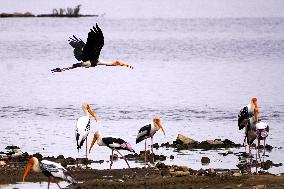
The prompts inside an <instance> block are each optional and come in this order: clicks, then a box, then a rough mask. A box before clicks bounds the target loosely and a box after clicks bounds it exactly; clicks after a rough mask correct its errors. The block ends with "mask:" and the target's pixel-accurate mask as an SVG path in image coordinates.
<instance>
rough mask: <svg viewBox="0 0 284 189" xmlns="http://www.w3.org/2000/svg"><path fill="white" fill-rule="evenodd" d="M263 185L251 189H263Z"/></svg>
mask: <svg viewBox="0 0 284 189" xmlns="http://www.w3.org/2000/svg"><path fill="white" fill-rule="evenodd" d="M265 188H266V187H265V185H256V186H253V189H265Z"/></svg>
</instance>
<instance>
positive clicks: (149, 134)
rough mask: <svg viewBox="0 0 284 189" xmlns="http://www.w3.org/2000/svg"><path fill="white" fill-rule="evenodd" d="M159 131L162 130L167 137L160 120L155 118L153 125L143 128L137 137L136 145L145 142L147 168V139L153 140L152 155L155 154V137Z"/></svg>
mask: <svg viewBox="0 0 284 189" xmlns="http://www.w3.org/2000/svg"><path fill="white" fill-rule="evenodd" d="M159 129H161V130H162V131H163V133H164V135H166V133H165V130H164V127H163V125H162V123H161V120H160V118H159V117H155V118H154V119H153V124H149V125H145V126H143V127H142V128H141V129H140V130H139V132H138V135H137V138H136V144H137V143H139V142H141V141H142V140H145V166H146V165H147V154H146V148H147V143H146V141H147V138H151V150H152V153H153V154H154V150H153V136H154V134H155V133H156V132H157V131H158V130H159Z"/></svg>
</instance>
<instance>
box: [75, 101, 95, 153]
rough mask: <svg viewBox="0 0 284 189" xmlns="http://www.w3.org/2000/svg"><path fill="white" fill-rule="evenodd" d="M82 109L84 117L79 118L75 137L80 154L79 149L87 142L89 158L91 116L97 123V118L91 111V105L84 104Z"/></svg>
mask: <svg viewBox="0 0 284 189" xmlns="http://www.w3.org/2000/svg"><path fill="white" fill-rule="evenodd" d="M82 109H83V112H84V114H85V115H84V116H81V117H79V119H78V120H77V125H76V130H75V136H76V141H77V149H78V152H79V149H81V147H82V146H83V144H84V142H85V140H86V158H87V151H88V147H87V137H88V134H89V132H90V123H91V119H90V115H91V116H93V118H94V119H95V120H96V121H97V116H96V115H95V113H94V112H93V110H92V109H91V107H90V105H89V104H87V103H83V105H82Z"/></svg>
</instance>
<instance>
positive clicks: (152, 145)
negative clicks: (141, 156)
mask: <svg viewBox="0 0 284 189" xmlns="http://www.w3.org/2000/svg"><path fill="white" fill-rule="evenodd" d="M151 150H152V155H153V163H154V162H155V155H154V149H153V137H151Z"/></svg>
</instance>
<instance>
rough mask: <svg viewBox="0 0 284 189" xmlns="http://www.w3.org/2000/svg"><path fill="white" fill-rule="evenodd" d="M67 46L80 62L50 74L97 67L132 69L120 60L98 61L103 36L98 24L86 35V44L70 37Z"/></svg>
mask: <svg viewBox="0 0 284 189" xmlns="http://www.w3.org/2000/svg"><path fill="white" fill-rule="evenodd" d="M69 44H70V45H71V46H72V47H73V48H74V56H75V58H76V59H77V60H78V61H81V62H79V63H77V64H73V65H72V66H71V67H67V68H55V69H53V70H51V71H52V72H62V71H65V70H70V69H74V68H78V67H85V68H89V67H95V66H97V65H104V66H126V67H129V68H132V69H133V67H132V66H130V65H128V64H125V63H124V62H123V61H121V60H114V61H109V62H108V61H103V60H101V59H99V56H100V53H101V49H102V48H103V46H104V35H103V32H102V30H101V29H100V28H99V26H98V24H96V27H94V26H93V29H91V31H90V32H89V33H88V39H87V42H86V44H85V43H84V41H82V39H80V38H79V39H78V38H77V37H75V36H74V35H73V38H72V37H70V39H69Z"/></svg>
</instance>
